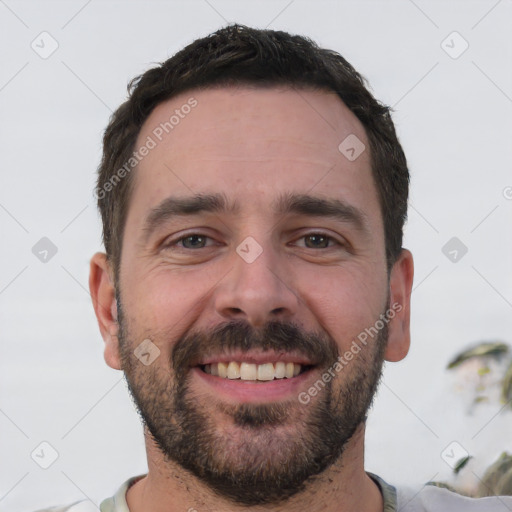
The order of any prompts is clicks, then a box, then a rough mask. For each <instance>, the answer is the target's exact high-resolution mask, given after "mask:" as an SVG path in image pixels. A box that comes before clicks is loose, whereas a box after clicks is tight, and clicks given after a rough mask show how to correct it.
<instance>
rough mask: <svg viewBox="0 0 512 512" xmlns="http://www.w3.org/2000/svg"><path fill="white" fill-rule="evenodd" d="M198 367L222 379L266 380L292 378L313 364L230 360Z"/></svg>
mask: <svg viewBox="0 0 512 512" xmlns="http://www.w3.org/2000/svg"><path fill="white" fill-rule="evenodd" d="M199 368H200V369H201V370H202V371H203V372H204V373H207V374H209V375H213V376H215V377H220V378H223V379H230V380H237V379H238V380H245V381H252V382H268V381H271V380H278V379H292V378H294V377H297V376H298V375H300V374H302V373H304V372H306V371H308V370H310V369H311V368H313V365H302V364H298V363H292V362H287V363H285V362H283V361H277V362H275V363H264V364H254V363H248V362H243V361H242V362H238V361H230V362H218V363H211V364H204V365H199Z"/></svg>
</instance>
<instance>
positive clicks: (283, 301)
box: [215, 242, 300, 327]
mask: <svg viewBox="0 0 512 512" xmlns="http://www.w3.org/2000/svg"><path fill="white" fill-rule="evenodd" d="M245 249H248V250H247V251H246V253H244V252H243V250H244V246H243V244H241V246H239V247H238V250H239V252H236V253H235V254H233V258H232V261H233V265H232V268H231V270H230V271H229V272H228V273H227V275H226V276H225V277H224V278H223V279H222V280H221V282H220V283H219V286H218V288H217V290H216V294H215V309H216V311H217V313H218V314H219V315H221V316H222V317H223V318H224V319H228V320H242V319H243V320H245V321H246V322H248V323H250V324H251V325H253V326H254V327H260V326H262V325H264V324H266V323H267V322H269V321H290V320H291V319H292V318H293V317H295V316H296V315H297V312H298V309H299V306H300V299H299V295H298V293H297V292H296V291H295V290H294V288H293V286H294V285H293V272H291V271H290V270H291V269H289V268H288V267H287V260H288V258H287V257H286V255H284V256H283V255H279V254H277V253H276V252H275V251H274V250H273V249H272V248H271V247H270V244H267V245H266V246H265V248H263V246H262V245H259V244H254V242H253V243H252V244H251V243H249V245H245ZM251 251H252V252H253V254H252V255H251ZM254 251H257V252H256V253H254ZM260 251H261V253H260V254H259V255H258V256H257V257H256V258H255V259H254V260H252V257H253V256H254V255H255V254H257V253H258V252H260Z"/></svg>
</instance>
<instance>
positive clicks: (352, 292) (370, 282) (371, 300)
mask: <svg viewBox="0 0 512 512" xmlns="http://www.w3.org/2000/svg"><path fill="white" fill-rule="evenodd" d="M312 282H314V283H315V287H314V289H311V290H310V291H309V292H308V293H307V294H306V295H305V296H307V304H308V307H309V308H310V309H311V310H312V312H313V314H314V316H315V319H316V321H317V322H319V323H320V326H321V328H322V329H324V330H326V331H327V332H328V333H329V335H330V336H331V337H333V338H334V339H335V340H336V341H337V342H338V345H340V347H341V348H345V347H346V346H349V345H350V343H351V342H352V340H353V339H354V338H355V337H357V335H358V334H359V333H361V332H362V331H364V330H365V329H366V328H368V327H370V326H372V325H373V324H374V323H375V321H376V319H378V317H379V315H380V314H381V313H382V312H383V311H384V309H385V305H386V300H387V288H386V281H385V280H383V279H381V278H379V277H378V276H372V275H371V274H370V273H369V272H368V270H367V269H366V271H365V270H364V269H351V270H350V271H349V270H348V269H344V270H343V271H342V270H340V269H337V270H333V272H331V273H328V272H325V273H324V274H322V273H317V274H316V275H315V279H314V281H312Z"/></svg>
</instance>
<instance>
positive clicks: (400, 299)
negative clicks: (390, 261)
mask: <svg viewBox="0 0 512 512" xmlns="http://www.w3.org/2000/svg"><path fill="white" fill-rule="evenodd" d="M413 277H414V262H413V257H412V254H411V252H410V251H408V250H407V249H402V251H401V253H400V255H399V257H398V259H397V260H396V262H395V264H394V265H393V268H392V270H391V276H390V279H389V297H390V310H391V311H393V312H394V313H393V314H390V318H391V321H390V322H389V337H388V345H387V348H386V353H385V359H386V361H393V362H395V361H401V360H402V359H403V358H404V357H405V356H406V355H407V353H408V352H409V347H410V344H411V333H410V317H411V291H412V282H413Z"/></svg>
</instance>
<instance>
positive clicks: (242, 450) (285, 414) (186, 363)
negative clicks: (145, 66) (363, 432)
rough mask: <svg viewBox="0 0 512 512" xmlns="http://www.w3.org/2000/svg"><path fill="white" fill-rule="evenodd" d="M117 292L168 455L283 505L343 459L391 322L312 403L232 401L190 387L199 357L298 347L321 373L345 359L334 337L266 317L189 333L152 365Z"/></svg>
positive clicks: (209, 482) (123, 350)
mask: <svg viewBox="0 0 512 512" xmlns="http://www.w3.org/2000/svg"><path fill="white" fill-rule="evenodd" d="M116 297H117V293H116ZM117 299H118V300H117V303H118V322H119V333H118V338H119V344H120V356H121V363H122V369H123V371H124V373H125V378H126V381H127V384H128V389H129V391H130V394H131V396H132V398H133V401H134V403H135V405H136V408H137V410H138V412H139V415H140V417H141V419H142V422H143V424H144V426H145V427H146V428H147V431H148V433H149V434H150V436H151V437H152V439H153V441H154V442H155V445H156V446H157V447H158V449H159V450H160V451H161V453H162V454H163V456H164V458H165V460H166V462H167V463H169V464H170V465H171V466H172V465H178V466H179V467H181V468H182V469H184V470H186V472H188V473H190V474H191V475H193V477H196V478H197V479H199V481H200V482H202V483H203V484H205V485H206V486H207V487H208V488H209V489H210V490H211V491H212V492H213V493H214V494H216V495H217V496H219V497H221V498H223V499H227V500H229V501H230V502H232V503H233V504H238V505H243V506H256V505H274V506H276V505H279V504H282V503H284V502H285V501H287V500H288V499H289V498H291V497H292V496H295V495H296V494H298V493H300V492H301V491H303V490H305V488H306V484H310V483H312V482H313V481H314V480H315V479H316V478H320V477H321V475H322V473H323V472H324V471H325V470H326V469H328V468H330V467H331V466H332V465H333V464H335V463H336V462H338V461H340V459H341V458H342V454H343V452H344V449H345V447H346V445H347V443H348V442H349V440H350V439H351V438H352V436H353V435H354V433H355V432H356V430H357V429H358V427H359V426H362V424H363V423H364V422H365V421H366V417H367V414H368V410H369V408H370V406H371V404H372V402H373V398H374V395H375V392H376V390H377V387H378V384H379V381H380V378H381V376H382V368H383V362H384V351H385V348H386V345H387V338H388V328H387V327H388V326H387V322H385V323H384V324H385V325H384V328H383V329H381V330H380V331H379V333H378V335H377V336H376V338H375V339H374V340H372V341H370V342H369V343H368V344H367V345H366V346H364V347H362V348H361V350H360V352H359V353H357V355H355V356H354V358H353V359H352V360H351V361H350V362H348V363H347V364H346V366H344V367H343V368H342V370H340V371H338V372H337V375H336V378H333V379H332V380H330V381H329V382H327V383H324V382H323V381H322V386H323V387H322V388H320V389H319V390H318V394H317V395H316V397H315V399H312V400H310V401H309V403H308V404H304V402H301V401H299V400H298V398H297V397H295V398H294V399H291V400H288V401H284V400H283V401H279V402H268V403H262V404H258V403H240V404H232V403H226V402H224V401H222V400H216V399H215V398H214V397H212V395H211V394H208V395H207V396H205V395H204V394H201V393H198V392H197V391H196V390H194V389H193V388H192V387H191V385H190V384H191V364H192V365H193V364H194V361H198V360H199V358H201V357H204V356H205V355H207V354H220V353H225V352H226V351H229V352H230V351H232V350H237V349H238V350H242V351H246V350H252V349H259V350H262V351H265V350H269V349H272V350H275V351H276V352H291V351H294V352H297V351H298V352H299V353H301V354H303V355H305V356H307V357H308V358H309V359H310V360H313V361H315V362H317V363H318V364H316V365H315V368H314V371H317V372H318V379H319V380H321V378H322V375H323V374H324V372H325V371H326V370H327V369H331V368H333V367H334V364H335V363H336V361H337V360H338V357H339V349H338V346H337V344H336V342H335V341H334V340H333V339H332V338H331V337H328V336H326V335H325V334H323V333H321V332H312V333H309V332H305V331H303V330H302V329H301V328H300V327H299V326H298V325H296V324H293V323H282V322H269V323H267V324H266V325H265V327H264V329H262V330H255V329H254V328H253V327H251V326H250V325H249V324H247V323H245V322H239V321H235V322H230V323H227V324H222V325H220V326H217V327H215V328H214V329H212V330H211V331H210V332H188V333H187V334H185V335H184V336H183V337H181V338H180V339H178V340H177V341H176V342H175V344H174V345H173V349H172V352H171V354H170V356H169V358H168V360H165V358H163V357H159V358H158V359H156V360H155V361H154V362H153V363H152V364H151V365H148V366H145V365H143V364H142V363H141V362H140V361H139V360H138V359H137V358H136V357H135V355H134V353H133V351H134V349H135V348H136V346H137V344H138V343H140V341H139V342H137V341H136V340H135V338H134V337H133V336H132V335H131V333H130V332H129V328H128V325H127V321H126V319H125V318H124V315H123V311H122V307H121V306H122V305H121V301H120V300H119V297H117ZM388 305H389V300H388ZM146 338H150V339H151V341H152V342H153V343H155V344H156V345H157V346H159V347H165V346H166V344H168V343H169V341H168V340H169V339H170V338H169V337H168V336H167V335H166V334H165V333H160V334H159V335H153V336H151V335H150V336H146ZM141 339H142V338H141ZM316 382H318V381H316ZM262 385H263V384H262ZM304 391H307V390H304Z"/></svg>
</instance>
